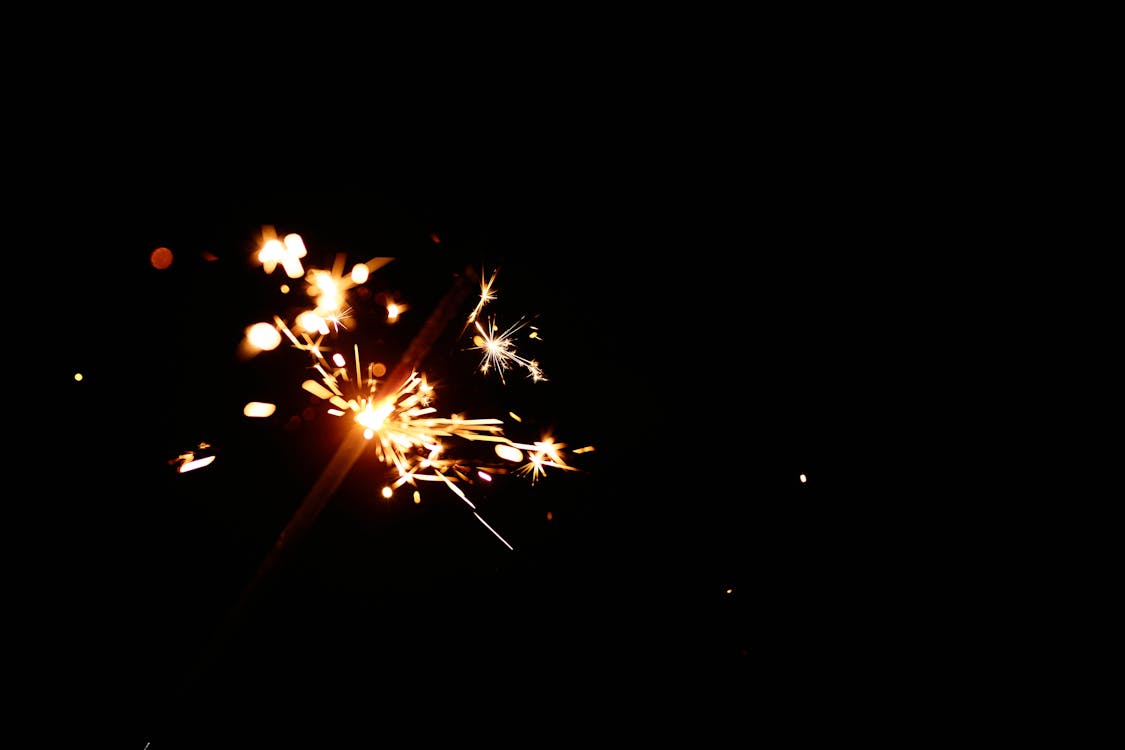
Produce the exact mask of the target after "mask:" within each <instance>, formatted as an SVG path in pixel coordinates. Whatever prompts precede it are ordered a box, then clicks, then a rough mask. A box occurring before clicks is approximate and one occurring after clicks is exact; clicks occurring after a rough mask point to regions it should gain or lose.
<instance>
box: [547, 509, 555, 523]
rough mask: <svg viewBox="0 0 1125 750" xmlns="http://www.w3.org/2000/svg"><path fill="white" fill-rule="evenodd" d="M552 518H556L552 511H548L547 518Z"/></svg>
mask: <svg viewBox="0 0 1125 750" xmlns="http://www.w3.org/2000/svg"><path fill="white" fill-rule="evenodd" d="M552 518H554V516H553V515H551V511H547V520H548V521H550V520H551V519H552Z"/></svg>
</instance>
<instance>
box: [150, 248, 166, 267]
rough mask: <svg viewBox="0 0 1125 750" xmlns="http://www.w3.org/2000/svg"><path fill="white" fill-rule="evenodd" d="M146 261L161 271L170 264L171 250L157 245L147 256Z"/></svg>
mask: <svg viewBox="0 0 1125 750" xmlns="http://www.w3.org/2000/svg"><path fill="white" fill-rule="evenodd" d="M148 262H149V263H151V264H152V267H153V268H155V269H156V270H158V271H163V270H164V269H165V268H167V267H168V266H170V265H172V251H171V250H169V249H168V248H166V247H158V248H156V249H155V250H153V251H152V253H150V254H149V256H148Z"/></svg>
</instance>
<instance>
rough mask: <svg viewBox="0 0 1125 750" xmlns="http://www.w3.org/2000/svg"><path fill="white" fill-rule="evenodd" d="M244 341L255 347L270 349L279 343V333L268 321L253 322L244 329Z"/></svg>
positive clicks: (263, 349) (264, 349)
mask: <svg viewBox="0 0 1125 750" xmlns="http://www.w3.org/2000/svg"><path fill="white" fill-rule="evenodd" d="M246 341H247V342H249V344H250V345H251V346H253V347H254V348H256V349H259V350H261V351H271V350H273V349H276V348H277V346H278V344H280V343H281V334H280V333H278V332H277V327H276V326H274V325H272V324H270V323H255V324H254V325H252V326H250V327H249V328H247V329H246Z"/></svg>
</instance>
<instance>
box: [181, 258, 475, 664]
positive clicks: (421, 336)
mask: <svg viewBox="0 0 1125 750" xmlns="http://www.w3.org/2000/svg"><path fill="white" fill-rule="evenodd" d="M476 283H478V278H477V276H476V272H475V271H474V270H473V269H472V268H471V267H469V268H466V270H465V273H464V274H462V275H461V276H458V277H457V279H456V281H455V282H454V284H453V286H452V287H451V288H450V289H449V291H447V292H446V294H445V296H444V297H442V299H441V300H440V301H439V303H438V305H437V307H436V308H434V310H433V311H432V312H431V313H430V317H429V318H428V319H427V320H426V322H425V324H424V325H423V326H422V328H421V329H420V330H419V331H418V333H417V334H416V335H415V337H414V338H413V339H412V340H411V342H410V344H409V345H408V346H407V348H406V351H405V352H403V354H402V357H401V358H400V359H399V361H398V364H397V365H395V368H394V369H393V370H392V371H391V374H390V375H389V376H388V378H387V380H386V384H387V386H388V387H389V391H388V392H390V393H394V392H395V391H397V389H398V388H400V387H402V386H403V385H404V384H405V383H406V381H407V380H408V379H409V378H410V377H411V374H412V373H413V372H414V370H415V368H416V367H417V366H418V365H419V364H420V363H421V362H422V360H423V359H425V357H426V355H427V354H428V353H429V351H430V349H431V347H433V345H434V342H435V341H436V340H437V338H438V337H439V336H440V335H441V333H442V331H443V330H444V329H445V327H446V326H447V325H448V324H449V321H450V320H452V318H453V316H454V315H455V314H456V313H457V310H458V307H459V305H460V304H461V303H462V302H464V301H465V299H466V298H467V296H468V295H469V293H470V291H471V289H472V286H471V285H472V284H476ZM366 445H367V440H366V439H365V438H364V436H363V428H362V427H361V426H359V425H353V426H352V428H351V429H350V430H349V431H348V433H347V435H346V436H345V437H344V441H343V442H342V443H341V444H340V446H339V447H338V448H337V449H336V453H335V454H334V455H333V456H332V458H331V460H330V461H329V462H328V464H327V465H326V466H325V467H324V470H323V471H322V472H321V474H320V477H319V478H318V479H317V481H316V483H315V484H313V486H312V488H311V489H310V490H309V492H308V494H307V495H305V497H304V499H303V500H302V501H301V504H300V505H299V506H298V507H297V510H296V511H295V512H294V514H293V516H292V517H291V518H290V519H289V522H288V523H287V524H286V526H285V528H284V529H283V530H282V532H281V534H280V535H279V536H278V538H277V541H276V542H274V545H273V547H272V548H271V549H270V551H269V553H268V554H267V555H266V557H265V559H264V560H263V561H262V563H261V564H260V565H259V566H258V570H257V571H256V572H255V574H254V577H253V578H252V579H251V580H250V583H249V584H248V585H247V586H246V588H245V589H244V590H243V592H242V594H241V596H240V598H239V600H238V602H237V604H236V605H235V606H234V608H233V609H232V610H231V612H230V613H229V615H228V617H227V619H226V621H225V622H224V624H223V626H222V628H221V629H220V631H219V634H218V636H217V637H216V639H215V642H214V644H213V646H212V647H211V651H210V653H209V654H207V655H205V657H204V659H203V660H202V663H201V672H202V671H204V670H206V668H207V667H208V666H210V664H211V663H212V660H213V659H215V658H216V657H217V656H218V654H219V653H220V652H221V650H222V648H223V646H225V645H226V643H227V642H228V640H229V639H230V638H231V636H233V634H234V633H235V632H236V631H237V629H238V627H239V626H240V625H241V623H242V622H243V621H244V620H245V616H246V612H247V611H248V610H249V609H250V608H251V607H252V606H253V604H254V603H255V602H256V601H257V599H258V598H259V597H260V595H261V593H262V592H263V591H264V589H265V585H266V584H267V583H268V581H269V580H270V577H271V576H272V574H273V571H274V570H275V569H277V568H278V566H279V565H280V564H281V563H282V561H283V559H284V557H285V554H286V552H287V551H288V550H290V549H292V548H293V546H294V545H296V544H297V543H298V542H299V541H300V540H301V538H302V537H304V536H305V534H307V533H308V530H309V529H310V528H311V527H312V524H313V522H314V521H315V520H316V518H317V516H319V515H320V512H321V511H322V510H324V508H325V506H326V505H327V504H328V501H329V500H331V498H332V496H333V495H334V494H335V492H336V490H337V489H339V487H340V483H341V482H342V481H343V480H344V477H345V476H347V474H348V472H349V471H350V470H351V468H352V466H353V465H354V464H355V462H356V460H358V459H359V456H360V455H361V454H362V453H363V450H364V448H365V447H366ZM478 518H479V516H478ZM485 525H486V526H487V524H485ZM490 528H491V527H490ZM493 533H495V532H493Z"/></svg>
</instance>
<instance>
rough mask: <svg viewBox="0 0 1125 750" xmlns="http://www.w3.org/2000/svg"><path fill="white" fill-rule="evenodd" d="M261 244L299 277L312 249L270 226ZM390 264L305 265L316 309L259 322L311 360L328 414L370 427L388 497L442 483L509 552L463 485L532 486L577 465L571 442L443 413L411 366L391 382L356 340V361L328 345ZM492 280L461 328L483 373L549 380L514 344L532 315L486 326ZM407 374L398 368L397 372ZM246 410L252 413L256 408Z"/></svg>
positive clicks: (396, 310)
mask: <svg viewBox="0 0 1125 750" xmlns="http://www.w3.org/2000/svg"><path fill="white" fill-rule="evenodd" d="M263 240H264V244H263V246H262V248H261V250H260V251H259V253H258V259H259V260H260V261H261V262H262V264H263V267H264V269H265V271H266V272H267V273H271V272H272V271H273V269H274V267H275V266H276V265H282V266H283V267H285V268H286V273H287V275H289V276H290V277H291V278H296V277H295V276H293V275H292V270H293V269H294V268H295V267H296V265H297V264H299V262H300V259H301V258H305V257H306V255H307V250H306V249H305V247H304V243H303V242H302V241H300V238H299V237H298V236H296V235H292V234H290V235H286V237H285V241H284V242H281V241H279V240H277V238H276V236H274V235H273V233H272V230H270V229H267V230H266V231H263ZM390 260H392V259H390V258H376V259H373V260H372V261H368V262H367V263H365V264H358V265H354V266H352V267H351V270H350V272H349V273H348V274H347V275H345V273H344V268H345V262H344V259H343V256H342V255H337V256H336V262H335V265H334V267H333V269H332V270H322V269H317V268H310V269H309V270H307V271H305V270H304V267H303V266H302V274H301V275H302V276H303V277H304V279H305V281H306V282H307V289H306V291H307V292H308V294H309V296H310V297H311V298H312V305H313V306H312V307H311V308H310V309H305V310H301V311H299V312H297V313H296V314H295V317H294V318H293V320H294V321H295V322H294V323H293V324H292V326H291V325H290V324H289V323H287V322H286V320H285V319H283V318H282V317H280V316H275V317H274V324H273V325H269V324H261V325H265V326H266V328H268V329H269V330H270V333H272V336H273V338H275V339H276V340H277V341H278V342H280V341H281V339H282V337H283V336H284V337H285V338H286V339H288V341H289V342H290V344H292V346H293V347H294V348H296V349H298V350H300V351H303V352H305V353H307V355H308V356H309V358H310V366H309V370H310V371H312V372H315V376H313V377H309V378H307V379H306V380H304V382H303V383H302V384H301V387H302V388H303V389H304V390H305V391H306V392H308V393H310V394H312V395H314V396H316V397H317V398H319V399H321V400H322V401H323V402H325V406H326V412H327V413H328V414H329V415H332V416H337V417H350V418H351V419H352V420H353V421H354V423H355V424H356V425H357V428H359V429H362V430H363V437H364V438H365V439H366V440H367V441H368V442H369V443H370V446H371V451H372V452H373V453H374V455H375V457H376V458H378V460H379V461H380V462H382V463H383V464H385V465H386V466H387V467H388V468H389V470H390V471H391V472H392V475H393V479H392V480H391V481H390V483H389V484H388V485H387V486H385V487H382V488H380V489H379V492H380V493H381V494H382V496H383V497H385V498H387V499H391V498H392V497H393V496H394V494H395V492H396V491H397V490H398V489H400V488H402V487H404V486H410V487H411V488H413V493H412V497H413V500H414V502H415V503H420V502H421V495H420V493H419V489H418V488H419V487H421V486H423V483H426V482H429V483H432V484H436V485H440V486H442V487H444V488H445V489H446V490H448V491H449V492H452V493H453V494H454V495H456V496H457V497H458V498H459V499H461V500H462V501H463V502H464V503H465V504H466V505H468V506H469V508H471V509H472V510H473V515H474V516H475V517H476V518H477V520H479V521H480V522H481V524H482V525H484V526H485V527H486V528H487V529H488V530H489V531H490V532H492V533H493V534H494V535H495V536H496V537H497V538H498V539H500V541H501V542H503V543H504V544H505V545H506V546H507V547H508V548H509V549H510V548H511V545H510V544H508V542H507V541H506V540H505V539H504V538H503V537H502V536H501V535H500V534H499V533H498V532H497V531H496V529H494V528H493V527H492V526H490V525H489V524H488V523H486V522H485V521H484V519H483V518H482V517H481V516H480V515H479V514H478V513H477V512H476V506H475V505H474V504H473V502H472V500H470V499H469V496H468V494H467V493H466V491H465V489H463V488H467V487H468V486H469V485H472V484H474V483H478V482H479V483H492V482H493V480H494V475H495V474H510V473H512V474H516V475H522V476H530V478H531V482H532V484H534V483H535V482H536V481H537V480H538V479H540V478H541V477H542V476H544V474H545V472H546V471H547V469H552V468H553V469H561V470H566V471H573V470H574V469H573V468H572V467H571V466H568V465H567V463H566V461H565V460H564V458H563V453H562V452H563V449H564V448H565V444H563V443H557V442H555V440H554V439H553V438H552V437H550V436H545V437H543V438H542V439H541V440H539V441H537V442H533V443H518V442H514V441H513V440H511V439H510V438H509V437H508V436H507V435H505V432H504V423H503V421H502V420H500V419H497V418H492V417H487V418H475V419H470V418H468V417H466V416H465V415H463V414H457V413H453V414H450V415H449V416H440V415H439V414H438V411H437V408H436V406H435V405H434V404H435V402H436V389H435V387H434V386H433V385H432V384H431V383H430V382H429V381H428V380H427V379H426V376H425V374H424V373H422V372H420V371H418V370H414V371H412V372H409V374H408V375H406V376H405V378H404V379H403V380H402V382H395V383H390V382H385V381H383V380H382V378H383V377H384V376H385V374H386V371H387V368H386V366H385V365H384V364H383V363H381V362H371V361H365V360H364V358H363V357H361V355H360V348H359V345H358V344H355V345H353V346H352V347H351V349H352V356H350V357H345V356H344V354H343V352H341V351H339V350H336V349H337V347H336V346H335V345H332V346H329V345H328V342H327V339H328V338H329V337H335V336H337V335H339V334H340V333H341V331H342V330H343V331H347V330H348V327H347V326H346V325H344V322H343V321H344V320H345V319H346V318H348V317H349V314H350V312H351V308H350V307H348V306H347V305H346V296H347V293H348V291H349V290H350V289H351V288H353V287H354V286H356V285H358V284H362V283H365V282H366V281H367V280H368V278H369V274H368V272H370V271H374V270H375V269H377V268H379V267H381V266H382V265H385V264H386V263H387V262H390ZM495 279H496V274H495V272H494V273H493V274H492V276H491V277H490V278H489V279H488V280H487V281H482V283H481V289H480V298H479V300H478V302H477V304H476V306H475V307H474V309H473V310H472V311H471V312H470V313H469V317H468V322H467V323H466V325H465V328H464V329H462V333H464V332H465V330H467V329H468V327H469V325H470V324H473V325H474V326H475V330H476V331H477V332H478V335H477V336H474V338H473V341H474V344H475V347H474V348H476V349H479V350H480V351H481V352H482V353H483V356H482V359H481V363H480V369H481V371H482V372H485V373H488V372H490V371H493V370H495V371H496V372H497V373H498V374H499V375H500V379H501V381H502V382H503V380H504V375H505V373H506V372H507V371H508V370H510V369H512V368H513V367H523V368H526V369H527V370H528V372H529V373H530V377H531V378H532V379H533V380H536V381H538V380H545V378H544V377H543V373H542V371H541V369H540V368H539V364H538V362H536V361H535V360H532V359H527V358H525V357H522V356H520V355H519V354H517V352H516V349H515V336H516V334H517V333H518V332H520V331H521V330H523V329H524V328H525V327H527V326H528V321H527V320H526V319H525V318H521V319H520V321H519V322H518V323H516V324H515V325H514V326H511V327H510V328H507V329H506V330H504V331H502V332H498V330H497V328H496V326H495V322H494V320H492V321H490V322H489V323H488V326H487V327H485V326H484V325H482V324H481V322H480V320H478V316H479V313H480V311H481V310H482V309H483V307H484V305H486V304H488V303H489V302H491V301H493V300H494V299H496V294H495V291H494V290H493V283H494V282H495ZM386 309H387V321H388V322H394V321H395V320H396V319H397V318H398V316H399V315H400V314H401V313H402V312H403V311H404V310H406V309H407V305H405V304H403V303H402V302H400V301H388V302H386ZM265 338H266V337H265V336H264V332H263V339H265ZM274 346H276V344H274ZM262 348H264V347H262ZM345 351H346V350H345ZM401 376H402V373H401V371H399V375H398V376H396V377H399V378H401ZM269 406H272V405H269ZM249 408H250V405H249V404H248V405H247V409H249ZM255 408H256V409H257V408H260V407H255ZM270 413H272V411H271V412H270ZM247 414H248V416H249V415H250V412H249V411H248V412H247ZM509 416H510V417H511V418H512V419H513V420H515V421H516V422H520V418H519V417H518V416H517V415H516V414H515V413H514V412H509ZM459 443H463V444H480V443H491V444H492V445H493V447H494V450H493V451H475V452H474V451H470V452H469V453H470V454H472V455H470V456H467V457H466V456H462V455H459V452H458V451H456V450H454V446H455V444H459ZM511 464H517V465H518V466H517V467H516V469H515V470H514V471H513V470H511V469H510V467H511Z"/></svg>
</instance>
